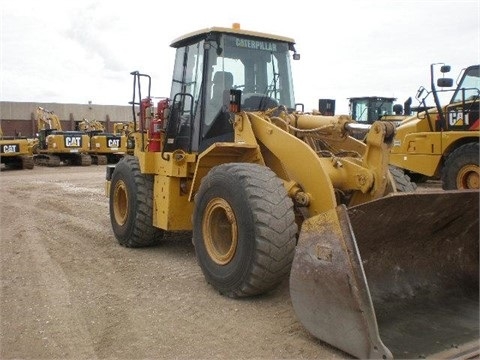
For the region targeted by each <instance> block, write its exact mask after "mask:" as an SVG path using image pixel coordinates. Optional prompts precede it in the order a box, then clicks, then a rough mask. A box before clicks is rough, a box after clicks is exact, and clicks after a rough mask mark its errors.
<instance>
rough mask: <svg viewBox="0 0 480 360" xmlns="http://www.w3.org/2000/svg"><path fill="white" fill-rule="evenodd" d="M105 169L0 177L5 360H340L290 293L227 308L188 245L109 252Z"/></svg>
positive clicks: (173, 242) (182, 240)
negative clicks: (300, 315)
mask: <svg viewBox="0 0 480 360" xmlns="http://www.w3.org/2000/svg"><path fill="white" fill-rule="evenodd" d="M104 178H105V167H103V166H91V167H83V168H82V167H61V168H45V167H39V166H37V167H35V169H33V170H9V171H2V172H0V184H1V191H2V204H1V208H0V213H1V216H0V219H1V224H0V225H1V248H0V261H1V313H0V314H1V319H0V321H1V329H0V336H1V343H0V358H1V359H54V358H56V359H60V358H61V359H73V358H75V359H106V358H108V359H147V358H148V359H153V358H155V359H162V358H163V359H172V358H176V359H324V358H347V357H348V356H347V355H345V354H343V353H341V352H339V351H337V350H334V349H332V348H331V347H329V346H328V345H325V344H323V343H321V342H320V341H318V340H316V339H314V338H313V337H312V336H310V335H309V334H308V333H307V332H306V330H304V328H303V327H302V325H301V324H300V323H299V322H298V320H297V319H296V317H295V313H294V311H293V308H292V306H291V301H290V299H289V291H288V281H285V283H283V284H282V285H281V286H280V287H279V288H278V289H277V290H276V291H274V292H272V293H270V294H268V295H266V296H261V297H258V298H254V299H246V300H233V299H229V298H225V297H223V296H221V295H219V294H218V293H217V292H216V291H215V290H214V289H213V288H212V287H211V286H209V285H208V284H207V283H206V282H205V280H204V278H203V275H202V273H201V270H200V267H199V266H198V265H197V263H196V259H195V254H194V249H193V246H192V244H191V239H190V237H189V236H181V237H177V238H176V239H169V240H168V241H165V242H163V243H162V244H161V245H159V246H157V247H153V248H147V249H126V248H124V247H121V246H120V245H118V243H117V242H116V240H115V238H114V236H113V233H112V230H111V226H110V219H109V213H108V199H107V198H106V197H105V196H104Z"/></svg>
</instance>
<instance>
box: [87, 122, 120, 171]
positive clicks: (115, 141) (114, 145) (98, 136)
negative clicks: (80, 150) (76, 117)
mask: <svg viewBox="0 0 480 360" xmlns="http://www.w3.org/2000/svg"><path fill="white" fill-rule="evenodd" d="M78 127H79V129H80V130H82V131H83V132H85V133H86V134H88V136H89V137H90V141H89V144H90V149H89V151H88V154H89V155H90V156H91V157H92V164H96V165H106V164H114V163H117V162H118V161H119V160H120V159H121V158H122V157H123V156H124V155H125V154H126V153H127V136H126V135H124V134H118V133H116V132H113V133H109V132H106V131H105V127H104V126H103V124H102V123H101V122H100V121H97V120H88V119H83V120H82V121H81V122H80V123H79V124H78Z"/></svg>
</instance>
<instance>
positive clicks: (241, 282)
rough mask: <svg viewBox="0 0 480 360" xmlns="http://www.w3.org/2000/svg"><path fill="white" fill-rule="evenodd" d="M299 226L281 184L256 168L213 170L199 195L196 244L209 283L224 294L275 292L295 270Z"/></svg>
mask: <svg viewBox="0 0 480 360" xmlns="http://www.w3.org/2000/svg"><path fill="white" fill-rule="evenodd" d="M296 233H297V225H296V223H295V216H294V211H293V202H292V200H291V199H290V198H289V197H288V195H287V193H286V191H285V188H284V186H283V183H282V181H281V180H280V179H279V178H278V177H277V176H276V175H275V173H274V172H272V171H271V170H270V169H268V168H266V167H264V166H260V165H257V164H245V163H231V164H223V165H219V166H217V167H215V168H213V169H212V170H211V171H210V172H209V173H208V174H207V175H206V176H205V178H204V179H203V180H202V183H201V185H200V188H199V191H198V193H197V195H196V196H195V209H194V213H193V243H194V245H195V252H196V256H197V260H198V262H199V265H200V267H201V268H202V271H203V274H204V275H205V278H206V280H207V281H208V282H209V283H210V284H211V285H212V286H213V287H214V288H215V289H217V290H218V291H219V292H220V293H221V294H223V295H226V296H229V297H234V298H235V297H246V296H253V295H258V294H262V293H265V292H267V291H270V290H272V289H274V288H275V287H276V286H277V285H278V284H279V283H280V282H281V281H282V280H284V279H285V278H286V277H287V276H288V274H289V272H290V268H291V264H292V261H293V255H294V250H295V245H296Z"/></svg>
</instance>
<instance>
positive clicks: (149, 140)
mask: <svg viewBox="0 0 480 360" xmlns="http://www.w3.org/2000/svg"><path fill="white" fill-rule="evenodd" d="M171 46H172V47H173V48H175V49H176V56H175V64H174V71H173V79H172V87H171V94H170V97H168V98H162V99H160V101H158V103H156V104H155V103H153V101H152V99H153V97H152V96H151V94H150V88H151V78H150V76H149V75H147V74H142V73H140V72H139V71H134V72H132V75H133V89H134V92H133V99H132V102H131V104H132V113H133V121H134V124H136V125H135V127H134V128H135V129H137V131H136V132H134V133H133V137H134V139H135V149H134V154H133V156H130V155H126V156H125V157H124V158H122V159H121V160H120V161H119V162H118V163H117V164H115V165H108V166H107V168H106V169H107V173H106V183H105V192H106V195H107V196H108V197H109V210H110V219H111V224H112V229H113V233H114V235H115V237H116V239H117V241H118V242H119V243H120V244H121V245H123V246H126V247H141V246H149V245H153V244H156V243H158V242H159V241H161V239H162V238H163V237H164V236H166V235H168V234H171V233H175V232H177V231H192V238H193V244H194V247H195V253H196V257H197V260H198V263H199V266H200V268H201V269H202V271H203V274H204V276H205V279H206V281H207V282H208V283H209V284H211V286H213V287H214V288H215V289H216V290H218V291H219V292H220V293H221V294H223V295H225V296H229V297H233V298H238V297H248V296H254V295H259V294H263V293H266V292H268V291H270V290H272V289H274V288H275V287H276V286H277V285H278V284H279V283H281V282H282V281H284V280H285V279H286V278H287V277H288V276H289V277H290V295H291V299H292V304H293V309H294V311H295V313H296V315H297V317H298V319H299V320H300V322H301V323H302V324H303V325H304V326H305V328H306V329H307V330H308V331H309V332H310V333H312V334H313V335H314V336H315V337H317V338H319V339H321V340H323V341H325V342H327V343H329V344H331V345H333V346H335V347H337V348H339V349H341V350H343V351H345V352H347V353H349V354H351V355H353V356H356V357H359V358H383V359H387V358H393V357H395V358H418V357H425V356H427V357H428V356H440V357H449V356H457V355H459V356H475V355H476V354H477V355H478V353H479V349H478V338H479V326H478V317H479V311H478V305H479V303H478V300H479V299H478V297H479V296H478V289H479V287H478V285H479V273H478V270H479V261H478V260H479V259H478V252H479V246H478V236H479V232H478V228H479V221H478V210H479V209H478V208H479V192H478V191H473V190H465V191H432V192H414V191H411V190H412V189H413V188H412V187H410V186H409V182H408V181H407V179H406V178H405V177H403V176H399V175H398V174H396V173H394V172H393V173H392V172H391V171H390V170H389V150H390V148H391V146H392V142H393V139H394V135H395V126H394V124H392V123H389V122H381V121H377V122H375V123H374V124H372V126H371V129H370V131H369V132H368V134H367V136H366V138H365V140H364V141H359V140H357V139H355V138H353V137H351V136H349V132H350V131H351V129H352V128H354V127H355V126H356V123H355V122H354V121H353V120H352V119H351V117H349V116H344V115H339V116H323V115H319V114H316V113H304V112H300V111H296V110H295V109H296V104H295V101H294V96H293V81H292V76H291V64H290V60H291V57H293V59H294V60H298V59H299V58H300V56H299V54H297V53H296V51H295V42H294V40H293V39H291V38H287V37H283V36H278V35H272V34H265V33H258V32H253V31H247V30H242V29H240V27H239V25H238V24H234V26H233V27H232V28H217V27H214V28H209V29H203V30H199V31H196V32H193V33H190V34H187V35H185V36H182V37H179V38H177V39H176V40H174V41H173V43H172V44H171ZM137 114H139V116H138V118H137ZM399 189H400V190H402V191H398V190H399ZM453 344H454V346H453V347H452V345H453Z"/></svg>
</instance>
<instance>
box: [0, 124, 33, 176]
mask: <svg viewBox="0 0 480 360" xmlns="http://www.w3.org/2000/svg"><path fill="white" fill-rule="evenodd" d="M34 144H35V140H34V139H28V138H26V137H21V136H6V135H3V131H2V128H1V127H0V163H1V164H3V165H4V166H5V168H10V169H33V168H34V161H33V146H34Z"/></svg>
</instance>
